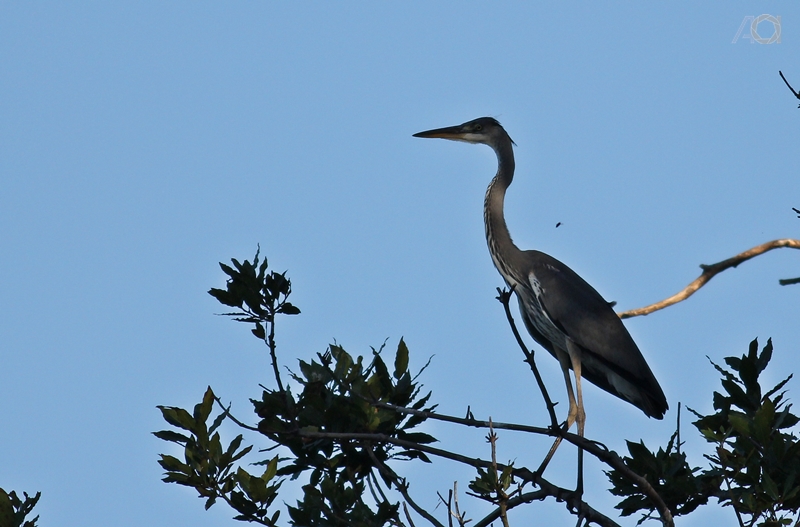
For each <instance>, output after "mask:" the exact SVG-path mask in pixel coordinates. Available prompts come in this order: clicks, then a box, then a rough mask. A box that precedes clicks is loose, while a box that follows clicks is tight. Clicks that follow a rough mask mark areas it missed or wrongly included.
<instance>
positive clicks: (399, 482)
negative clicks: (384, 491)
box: [364, 445, 444, 527]
mask: <svg viewBox="0 0 800 527" xmlns="http://www.w3.org/2000/svg"><path fill="white" fill-rule="evenodd" d="M364 449H365V450H366V451H367V455H369V457H370V459H372V462H373V463H375V466H376V467H378V470H380V472H381V474H383V475H384V476H386V477H387V478H388V479H389V480H391V482H392V483H394V486H395V487H397V491H398V492H399V493H400V494H402V496H403V499H404V500H405V501H406V503H408V504H410V505H411V508H412V509H414V510H415V511H416V512H417V514H419V515H420V516H422V517H423V518H425V519H426V520H428V521H429V522H431V524H433V525H435V526H436V527H444V525H443V524H441V523H440V522H439V520H437V519H436V518H434V517H433V516H432V515H431V514H430V513H428V511H426V510H425V509H423V508H422V507H420V506H419V505H417V504H416V502H415V501H414V500H413V499H411V496H410V495H409V493H408V483H407V482H406V480H405V479H404V478H402V479H401V478H400V477H399V476H398V475H397V474H395V472H394V470H392V469H391V468H389V467H388V466H387V465H386V464H385V463H384V462H383V461H381V460H380V459H378V457H377V456H376V455H375V452H373V451H372V447H371V446H370V445H364ZM407 514H408V511H406V515H407ZM410 521H411V518H410V517H409V522H410ZM411 523H412V525H413V522H411Z"/></svg>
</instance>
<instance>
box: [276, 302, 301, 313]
mask: <svg viewBox="0 0 800 527" xmlns="http://www.w3.org/2000/svg"><path fill="white" fill-rule="evenodd" d="M278 313H283V314H284V315H299V314H300V309H298V308H297V307H296V306H294V305H293V304H290V303H289V302H284V303H283V304H281V307H280V309H278Z"/></svg>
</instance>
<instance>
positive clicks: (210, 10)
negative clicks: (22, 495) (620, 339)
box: [0, 1, 800, 526]
mask: <svg viewBox="0 0 800 527" xmlns="http://www.w3.org/2000/svg"><path fill="white" fill-rule="evenodd" d="M529 4H530V5H526V4H523V3H522V2H517V3H503V4H500V5H498V4H489V3H486V2H436V3H422V2H418V3H409V2H395V3H389V2H380V3H369V4H368V3H361V4H355V5H354V4H344V3H340V2H336V3H334V2H317V3H305V4H302V3H287V4H283V5H279V4H277V3H266V2H265V3H255V2H247V3H245V2H238V3H235V2H224V3H222V2H219V3H208V2H203V3H188V2H186V3H166V4H165V3H163V2H130V3H120V2H92V3H88V2H87V3H80V5H67V4H59V3H53V2H50V3H43V2H5V3H3V4H2V5H0V57H1V58H0V178H2V179H0V181H1V182H2V184H1V185H0V248H1V249H2V257H0V275H1V276H2V281H0V421H1V422H2V433H0V486H2V487H3V488H6V489H8V490H11V489H15V490H17V491H23V490H24V491H28V492H35V491H37V490H40V491H42V493H43V496H42V499H41V501H40V503H39V505H38V506H37V507H36V512H38V513H39V514H40V515H41V520H40V524H41V525H43V526H77V525H80V526H101V525H118V526H141V525H153V526H157V525H164V526H175V525H192V526H206V525H208V526H211V525H214V526H220V525H235V524H238V522H234V521H233V520H231V519H230V518H231V516H232V513H231V511H229V510H228V509H226V508H225V507H224V506H222V505H218V506H215V507H214V508H213V509H212V510H211V511H209V512H205V511H204V510H203V507H202V502H201V501H200V500H198V499H197V498H196V497H194V494H193V492H192V491H191V490H189V489H184V488H180V487H178V486H175V485H166V484H164V483H162V482H161V481H160V478H161V469H160V467H159V466H158V465H157V463H156V459H157V455H158V453H160V452H166V451H171V452H173V453H174V449H170V448H169V446H168V445H167V444H164V443H162V442H161V441H159V440H158V439H156V438H155V437H153V436H152V435H151V434H150V432H152V431H155V430H159V429H162V428H164V427H165V424H164V423H163V421H162V420H161V416H160V413H159V412H158V410H157V409H156V408H155V407H156V405H158V404H166V405H178V406H189V405H192V404H194V403H195V402H197V401H199V399H200V397H201V396H202V393H203V391H204V390H205V388H206V386H207V385H211V386H212V387H213V388H214V389H215V391H216V392H217V393H218V394H219V395H220V396H221V397H222V398H223V399H225V400H230V401H233V403H234V410H235V411H237V413H238V414H239V415H240V416H243V417H246V416H248V414H249V404H248V403H247V398H248V397H252V396H257V395H258V394H259V393H260V392H259V388H258V383H259V382H269V363H268V360H267V356H266V353H265V350H264V347H263V346H260V345H259V343H258V342H257V341H256V340H255V339H254V338H252V336H250V335H249V332H248V331H247V329H246V328H245V327H244V326H239V325H237V324H235V323H233V322H230V321H228V320H226V319H225V318H222V317H216V316H214V313H216V312H220V311H221V309H220V306H219V305H218V304H217V303H216V301H215V300H214V299H213V298H211V297H210V296H209V295H207V294H206V291H207V290H208V289H209V288H210V287H219V286H221V284H223V283H224V279H223V275H222V273H221V272H220V270H219V268H218V266H217V262H219V261H227V260H228V259H229V258H231V257H236V258H239V259H244V258H250V257H252V255H253V253H254V252H255V249H256V245H257V244H259V243H260V244H261V248H262V252H263V253H264V254H265V255H267V257H268V258H269V261H270V263H271V265H272V266H274V267H275V268H276V269H278V270H281V271H282V270H288V271H289V276H290V277H291V278H292V280H293V284H294V289H295V293H294V303H295V304H296V305H298V306H299V307H300V308H301V309H302V311H303V313H302V315H300V316H298V317H294V318H292V319H291V320H287V321H285V322H284V321H281V322H280V325H279V327H278V343H279V346H280V348H279V351H280V354H281V360H282V363H283V364H284V365H288V366H290V367H295V366H296V357H302V358H305V359H309V358H311V357H313V356H314V354H315V353H317V352H322V351H324V350H325V348H326V346H327V344H328V343H330V342H332V341H333V340H334V339H335V340H336V341H337V342H338V343H339V344H341V345H342V346H344V347H345V348H346V349H347V350H349V351H350V352H351V353H353V354H359V353H363V354H368V353H369V347H370V346H379V345H380V344H381V343H382V342H383V341H384V340H385V339H387V338H388V339H389V341H388V345H389V347H390V348H393V347H394V346H396V343H397V340H398V339H399V338H400V337H401V336H404V338H405V340H406V342H407V343H408V345H409V348H410V350H411V354H412V355H411V356H412V359H411V362H412V367H416V368H418V367H420V366H421V365H422V364H424V362H425V361H426V360H427V358H428V357H429V356H431V355H435V357H434V359H433V362H432V365H431V367H430V368H429V369H428V370H427V371H426V373H425V374H424V375H423V377H422V379H423V381H424V383H425V384H426V386H427V387H428V388H430V389H432V390H433V392H434V400H435V401H436V402H438V403H439V404H440V406H439V408H440V410H442V411H444V412H447V413H451V414H457V415H463V414H464V412H465V411H466V407H467V405H471V408H472V410H473V412H474V413H475V415H476V416H477V417H482V418H488V417H489V416H492V417H493V418H494V419H495V420H498V421H517V422H525V423H529V424H546V423H547V418H546V413H545V410H544V408H543V406H542V404H541V398H540V396H539V394H538V393H537V391H536V389H535V385H534V382H533V379H532V376H531V375H530V373H529V372H528V371H527V370H526V368H525V367H524V365H523V364H522V362H521V359H522V357H521V353H520V351H519V350H518V349H517V348H516V347H515V344H514V341H513V339H512V336H511V334H510V332H509V330H508V328H507V325H506V322H505V319H504V316H503V313H502V309H501V307H500V305H499V304H498V303H497V302H496V301H495V300H494V296H495V294H496V293H495V288H496V287H497V286H500V285H501V283H502V282H501V279H500V276H499V275H498V274H497V272H496V271H495V270H494V268H493V266H492V262H491V259H490V258H489V255H488V252H487V249H486V246H485V241H484V234H483V225H482V210H481V207H482V202H483V195H484V191H485V187H486V185H487V184H488V182H489V180H490V179H491V177H492V175H493V174H494V170H495V158H494V155H493V154H492V152H491V151H490V150H489V149H488V148H487V147H485V146H473V145H466V144H457V143H451V142H445V141H434V140H421V139H415V138H412V137H411V135H412V134H413V133H415V132H418V131H421V130H426V129H429V128H435V127H441V126H448V125H454V124H459V123H461V122H464V121H466V120H469V119H472V118H475V117H479V116H483V115H489V116H493V117H496V118H497V119H499V120H500V121H501V122H502V123H503V125H504V126H505V127H506V129H507V130H508V131H509V133H510V135H511V137H513V138H514V140H515V141H516V143H517V144H518V145H519V146H518V147H517V149H516V153H517V177H516V178H515V181H514V184H513V186H512V187H511V188H510V189H509V194H508V199H507V202H506V217H507V220H508V224H509V228H510V230H511V233H512V236H513V237H514V239H515V241H516V243H517V244H518V245H519V246H521V247H522V248H537V249H539V250H543V251H546V252H548V253H550V254H552V255H553V256H555V257H556V258H558V259H560V260H562V261H564V262H565V263H567V264H568V265H570V266H571V267H572V268H573V269H575V270H576V271H577V272H578V273H579V274H581V275H582V276H583V277H584V278H586V279H587V280H588V281H589V282H590V283H592V284H593V285H594V286H595V287H596V288H597V289H598V290H599V291H600V292H601V293H602V294H603V295H604V296H605V297H606V298H607V299H609V300H615V301H617V302H618V304H617V307H618V308H620V309H629V308H634V307H640V306H643V305H646V304H648V303H651V302H654V301H656V300H660V299H662V298H664V297H666V296H668V295H671V294H673V293H675V292H676V291H677V290H679V289H680V288H682V287H684V286H685V285H686V284H688V283H689V282H690V281H691V280H693V279H694V278H695V277H696V276H697V275H698V273H699V268H698V265H699V264H701V263H713V262H715V261H719V260H722V259H724V258H727V257H730V256H732V255H734V254H736V253H738V252H740V251H743V250H745V249H747V248H749V247H752V246H754V245H757V244H759V243H762V242H765V241H768V240H772V239H776V238H784V237H794V238H800V219H797V218H796V215H795V214H794V213H792V210H791V207H798V208H800V174H799V173H798V163H797V153H798V144H800V110H798V109H797V103H798V101H797V100H795V99H794V97H793V96H792V94H791V93H790V92H789V90H787V88H786V86H785V85H784V84H783V82H782V81H781V79H780V77H779V76H778V70H783V71H784V73H785V74H786V75H787V77H788V78H789V80H790V82H793V83H794V86H795V88H798V89H800V60H798V57H800V55H799V54H798V52H800V4H797V3H796V2H769V3H764V2H760V3H754V2H741V1H728V2H724V3H723V2H703V3H698V2H669V3H667V2H659V3H656V2H626V3H617V4H616V5H615V6H614V7H603V6H599V5H596V4H594V3H588V2H584V3H581V4H580V5H579V6H571V7H570V6H566V5H565V4H563V3H558V4H556V5H551V6H543V5H536V6H534V5H533V3H529ZM762 13H768V14H771V15H774V16H780V17H781V19H780V20H781V42H780V43H774V44H758V43H753V42H752V36H751V35H750V32H749V29H748V27H745V28H744V30H743V32H742V35H740V36H739V39H738V41H737V42H735V43H733V42H732V41H733V40H734V38H735V37H736V35H737V31H738V30H739V28H740V26H741V25H742V22H743V20H745V17H747V16H758V15H760V14H762ZM747 23H748V24H749V21H748V22H747ZM772 31H773V28H772V25H771V24H770V23H769V22H763V23H762V24H761V25H759V26H758V35H759V36H765V37H768V36H769V35H771V34H772ZM558 222H561V226H560V227H559V228H557V229H556V224H557V223H558ZM796 276H800V254H798V253H797V251H792V250H790V249H782V250H778V251H774V252H773V253H770V254H767V255H764V256H761V257H759V258H757V259H756V260H754V261H750V262H747V263H745V264H743V265H742V266H740V267H739V268H738V269H735V270H731V271H727V272H725V273H724V274H723V275H720V276H718V277H717V278H715V279H714V280H712V281H711V283H710V284H709V285H708V286H706V287H705V288H704V289H702V290H701V291H700V292H699V293H697V294H696V295H695V296H694V297H692V298H691V299H690V300H689V301H687V302H684V303H682V304H679V305H677V306H674V307H671V308H669V309H667V310H666V311H662V312H659V313H656V314H653V315H650V316H648V317H643V318H638V319H633V320H631V321H629V322H627V326H628V328H629V330H630V331H631V333H632V335H633V336H634V338H635V339H636V341H637V342H638V344H639V346H640V348H641V349H642V350H643V353H644V354H645V356H646V358H647V360H648V362H649V363H650V365H651V367H652V369H653V371H654V372H655V374H656V376H657V377H658V379H659V381H660V383H661V385H662V387H663V388H664V391H665V393H666V395H667V398H668V400H669V403H670V406H671V410H670V412H669V413H668V414H667V416H666V419H665V420H664V421H655V420H649V419H647V418H646V417H645V416H644V415H643V414H642V413H641V412H639V411H638V410H637V409H635V408H634V407H632V406H630V405H628V404H626V403H624V402H622V401H620V400H618V399H616V398H614V397H612V396H610V395H608V394H606V393H604V392H601V391H599V390H597V389H595V388H593V387H591V388H590V387H587V388H586V390H585V394H586V398H587V401H586V409H587V415H588V418H587V435H588V436H590V437H592V438H595V439H597V440H600V441H602V442H604V443H606V444H608V445H609V446H611V447H612V448H615V449H621V448H624V439H631V440H638V439H640V438H644V439H645V441H646V442H647V443H648V444H649V445H651V446H655V445H656V444H657V443H659V442H660V443H661V444H664V443H665V442H666V440H667V438H668V437H669V435H670V434H671V432H672V431H673V430H674V427H675V418H676V415H675V409H676V408H677V403H678V402H679V401H680V402H682V403H684V404H685V405H689V406H691V407H693V408H696V409H698V410H701V411H705V410H709V409H710V407H711V393H712V391H713V390H714V389H716V387H717V386H718V381H717V378H716V375H715V373H714V371H713V369H712V367H711V366H710V364H709V363H708V361H707V359H706V356H709V357H711V358H712V359H714V360H720V359H721V358H722V357H723V356H725V355H727V354H733V353H742V352H744V351H745V350H746V348H747V345H748V343H749V342H750V340H751V339H752V338H754V337H759V338H760V339H761V341H762V342H764V341H765V340H766V339H767V338H768V337H772V338H773V341H774V344H775V349H776V352H775V358H774V360H773V365H772V368H771V370H769V372H768V375H767V376H768V378H769V379H771V380H774V381H777V380H778V379H780V378H782V377H783V376H785V375H786V374H787V373H788V372H789V371H798V370H800V361H798V356H799V354H800V324H798V313H800V286H793V287H781V286H779V285H778V279H779V278H791V277H796ZM539 356H540V361H539V362H540V366H541V368H542V370H543V373H544V375H545V377H546V380H547V382H548V383H549V386H550V390H551V393H552V394H553V395H554V397H555V398H556V399H558V400H561V401H565V395H564V388H563V382H562V380H561V377H560V373H559V371H558V367H557V364H556V363H555V361H553V360H552V359H551V358H550V357H548V356H546V355H544V354H542V353H540V354H539ZM789 388H790V396H794V400H797V397H798V394H800V385H799V384H798V382H797V381H793V382H792V383H790V384H789ZM562 407H563V405H562ZM685 415H686V414H685ZM689 421H690V420H689V419H688V417H685V418H684V421H683V430H684V434H683V436H684V438H685V439H686V441H687V445H686V448H687V449H688V451H689V452H690V455H691V460H692V462H693V463H694V464H698V465H699V464H703V463H704V460H703V459H702V453H703V452H707V451H708V448H707V447H706V446H705V443H704V442H703V441H702V440H701V439H700V438H699V437H698V436H697V435H696V434H693V433H692V430H693V428H692V427H691V425H690V424H689ZM429 430H430V431H431V432H432V433H434V434H435V435H437V436H438V437H440V438H441V439H442V443H440V446H442V447H445V448H447V447H460V448H463V449H464V450H465V452H466V453H469V454H473V455H481V456H484V457H486V456H488V455H489V452H488V447H487V446H486V445H485V444H484V442H483V439H482V436H483V434H482V433H480V432H479V433H474V434H473V433H471V434H465V435H463V436H459V435H458V432H457V431H455V432H454V431H451V429H450V428H448V427H445V426H442V425H435V426H434V425H431V426H430V427H429ZM229 432H231V430H230V429H226V433H229ZM231 437H232V436H230V435H229V436H228V439H230V438H231ZM253 439H255V440H257V438H253ZM499 448H500V451H499V453H498V457H499V458H501V459H504V460H505V459H515V460H516V462H517V464H529V465H533V464H534V463H537V461H538V460H539V459H540V458H541V456H542V454H543V449H544V448H545V446H544V443H543V442H538V441H531V440H530V439H524V440H519V439H517V438H515V437H513V435H511V434H502V435H501V439H500V443H499ZM555 463H556V464H555V465H554V468H553V469H552V471H553V472H552V474H550V475H551V477H552V479H553V480H555V482H557V483H560V484H563V485H565V486H570V485H572V482H573V480H574V474H573V470H574V452H571V451H569V450H568V449H566V448H564V450H563V451H560V452H559V455H558V456H557V459H556V462H555ZM601 468H602V467H601V466H599V465H598V464H597V463H589V464H588V466H587V486H588V488H587V500H589V501H590V502H591V503H592V504H593V505H595V506H596V507H597V508H599V509H600V510H602V511H604V512H606V513H608V514H612V515H613V512H614V511H613V509H612V507H613V503H614V500H612V498H611V497H610V496H608V494H607V493H606V492H605V489H606V487H607V481H606V479H605V477H604V476H603V475H602V473H601ZM397 469H398V471H400V472H401V473H404V474H406V475H408V476H409V478H410V479H411V481H412V483H413V482H414V481H417V483H414V484H413V485H414V486H413V487H412V492H413V493H414V495H415V496H416V497H417V498H418V500H419V501H420V502H421V503H423V504H424V505H425V506H427V507H430V508H432V507H433V506H434V505H435V503H436V498H435V492H436V491H437V490H438V491H440V492H443V493H444V492H446V490H447V488H448V487H449V486H451V485H452V481H453V480H455V479H458V480H459V482H460V484H461V488H462V489H466V484H467V482H468V481H469V479H471V477H472V476H473V474H472V471H470V470H466V469H463V468H460V467H455V466H453V465H451V464H449V463H446V462H437V463H435V464H434V466H433V467H427V466H426V467H416V466H414V465H408V466H402V465H399V466H398V467H397ZM464 502H465V504H466V505H467V510H468V511H469V512H470V515H471V516H472V517H474V518H477V517H480V513H481V511H484V510H485V508H484V507H482V506H481V505H479V504H476V503H474V502H468V500H467V499H466V498H464ZM437 513H438V514H440V515H442V511H441V509H440V510H439V511H437ZM284 514H285V513H284ZM532 518H537V519H539V520H538V521H539V523H537V525H539V524H541V525H550V524H554V523H553V522H555V523H557V524H567V525H571V524H573V523H574V520H572V519H569V518H567V514H566V513H565V512H564V509H563V506H562V505H560V504H554V503H552V502H549V503H548V504H544V505H542V504H537V505H533V506H530V507H528V509H527V511H520V512H519V513H516V514H514V515H512V522H517V524H523V522H526V523H527V522H529V521H532ZM734 521H735V520H734V518H733V516H732V514H731V512H730V511H729V510H724V511H723V510H721V509H719V508H718V507H716V506H711V507H708V508H707V510H705V511H703V512H699V513H697V514H695V515H693V516H690V517H689V518H688V519H686V520H685V521H683V522H682V525H687V526H695V525H696V526H700V525H709V524H713V523H716V524H718V525H721V524H723V523H724V524H728V525H730V524H733V523H734ZM710 522H712V523H710ZM626 523H627V524H633V523H634V521H631V520H627V521H626ZM421 524H422V522H421V521H420V522H418V525H421Z"/></svg>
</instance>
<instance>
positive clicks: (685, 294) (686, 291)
mask: <svg viewBox="0 0 800 527" xmlns="http://www.w3.org/2000/svg"><path fill="white" fill-rule="evenodd" d="M781 247H790V248H792V249H800V240H793V239H791V238H784V239H781V240H773V241H771V242H767V243H762V244H761V245H757V246H756V247H753V248H752V249H748V250H747V251H745V252H743V253H740V254H737V255H736V256H734V257H732V258H728V259H727V260H723V261H721V262H717V263H715V264H711V265H703V264H701V265H700V268H701V269H702V270H703V273H702V274H701V275H700V276H699V277H697V278H696V279H695V280H694V281H693V282H692V283H691V284H689V285H687V286H686V287H685V288H683V289H682V290H681V291H679V292H678V293H676V294H674V295H672V296H671V297H669V298H666V299H664V300H662V301H660V302H656V303H655V304H650V305H649V306H645V307H640V308H638V309H631V310H628V311H623V312H622V313H619V318H623V319H624V318H631V317H638V316H642V315H649V314H650V313H652V312H654V311H658V310H659V309H664V308H665V307H669V306H671V305H673V304H677V303H678V302H682V301H684V300H686V299H687V298H689V297H690V296H692V295H693V294H694V293H695V292H696V291H697V290H698V289H700V288H701V287H703V286H704V285H706V283H708V281H709V280H711V279H712V278H714V276H716V275H717V274H718V273H721V272H722V271H724V270H726V269H730V268H731V267H736V266H738V265H739V264H740V263H742V262H746V261H747V260H749V259H750V258H754V257H756V256H758V255H760V254H764V253H765V252H767V251H771V250H772V249H779V248H781ZM780 283H781V285H788V284H789V283H797V282H794V281H793V280H781V281H780Z"/></svg>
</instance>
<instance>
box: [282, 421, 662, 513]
mask: <svg viewBox="0 0 800 527" xmlns="http://www.w3.org/2000/svg"><path fill="white" fill-rule="evenodd" d="M296 433H297V435H299V436H300V437H308V438H312V439H352V440H356V441H359V440H367V441H376V442H381V443H389V444H393V445H396V446H399V447H403V448H409V449H414V450H419V451H421V452H425V453H426V454H431V455H433V456H436V457H440V458H444V459H449V460H451V461H456V462H458V463H462V464H464V465H468V466H471V467H475V468H489V467H491V465H492V462H491V461H486V460H483V459H480V458H471V457H468V456H464V455H462V454H457V453H455V452H450V451H447V450H443V449H440V448H435V447H431V446H428V445H421V444H419V443H415V442H413V441H406V440H403V439H398V438H396V437H392V436H388V435H385V434H365V433H347V432H314V431H311V430H298V431H297V432H296ZM570 436H574V438H573V437H570ZM565 439H567V440H568V441H570V442H574V443H575V444H576V445H577V444H578V443H581V444H582V445H583V446H584V448H585V447H586V445H589V444H591V445H594V447H595V449H597V444H596V443H594V442H592V441H588V440H586V439H585V438H582V437H580V436H577V435H575V434H567V436H566V437H565ZM587 450H588V449H587ZM598 451H599V449H598ZM609 454H613V457H615V458H616V459H617V460H618V461H619V470H621V471H623V472H625V473H626V474H633V473H632V472H631V471H630V469H628V468H627V467H626V466H625V465H624V463H622V460H621V459H620V458H619V456H617V455H616V454H614V453H613V452H610V451H606V452H605V454H604V455H603V458H604V460H605V459H608V460H609V461H612V460H613V459H612V458H611V457H610V456H609ZM611 466H614V468H618V467H617V464H616V463H614V464H613V465H611ZM504 468H505V465H501V464H498V470H503V469H504ZM512 473H513V474H514V476H516V477H518V478H519V479H521V480H523V481H527V482H529V483H533V484H534V485H536V486H538V487H539V488H540V489H541V491H542V492H543V493H544V494H545V495H546V496H551V497H553V498H555V499H556V501H559V502H564V503H566V505H567V508H568V510H569V511H570V512H571V513H573V514H580V515H582V516H583V517H584V518H586V519H588V520H589V521H593V522H595V523H597V524H598V525H601V526H603V527H619V525H618V524H617V523H616V522H614V521H613V520H611V519H610V518H608V517H607V516H605V515H604V514H602V513H601V512H599V511H597V510H596V509H594V508H593V507H592V506H590V505H589V504H588V503H586V502H584V501H583V500H582V499H581V497H580V496H578V495H577V494H576V493H575V492H574V491H572V490H568V489H565V488H562V487H559V486H557V485H554V484H553V483H550V482H549V481H547V480H546V479H544V478H543V477H542V476H540V475H539V474H536V473H534V472H532V471H530V470H529V469H527V468H515V469H513V470H512ZM636 477H637V478H638V479H639V480H642V481H643V482H644V485H643V488H642V490H643V491H644V492H645V493H646V494H647V495H648V496H650V492H647V491H646V489H645V488H644V487H645V486H646V487H650V485H649V483H647V481H646V480H644V478H642V477H641V476H636ZM637 484H638V483H637ZM650 490H651V491H652V487H650ZM652 493H653V494H655V491H652ZM655 496H656V497H658V494H655ZM658 501H659V502H660V503H661V505H658V504H657V506H658V509H659V512H662V506H663V509H664V514H662V521H664V524H665V525H668V526H672V525H674V524H673V523H672V515H671V514H670V512H669V509H667V508H666V505H663V503H664V502H663V500H661V499H660V497H658Z"/></svg>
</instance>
